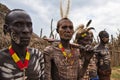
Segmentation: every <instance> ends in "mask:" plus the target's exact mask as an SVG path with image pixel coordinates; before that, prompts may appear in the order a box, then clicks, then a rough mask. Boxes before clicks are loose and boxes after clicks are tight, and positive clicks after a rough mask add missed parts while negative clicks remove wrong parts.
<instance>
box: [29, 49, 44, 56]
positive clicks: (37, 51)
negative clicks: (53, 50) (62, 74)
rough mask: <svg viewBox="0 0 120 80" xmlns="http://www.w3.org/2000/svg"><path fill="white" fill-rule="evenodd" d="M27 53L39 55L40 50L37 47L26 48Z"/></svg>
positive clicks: (40, 53)
mask: <svg viewBox="0 0 120 80" xmlns="http://www.w3.org/2000/svg"><path fill="white" fill-rule="evenodd" d="M28 51H29V53H30V54H31V56H38V57H39V56H41V55H42V52H41V51H40V50H39V49H37V48H28Z"/></svg>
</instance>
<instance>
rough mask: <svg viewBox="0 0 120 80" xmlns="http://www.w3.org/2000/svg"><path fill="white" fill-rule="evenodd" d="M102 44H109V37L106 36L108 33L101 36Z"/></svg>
mask: <svg viewBox="0 0 120 80" xmlns="http://www.w3.org/2000/svg"><path fill="white" fill-rule="evenodd" d="M102 42H103V43H104V44H107V43H108V42H109V35H108V33H104V34H103V37H102Z"/></svg>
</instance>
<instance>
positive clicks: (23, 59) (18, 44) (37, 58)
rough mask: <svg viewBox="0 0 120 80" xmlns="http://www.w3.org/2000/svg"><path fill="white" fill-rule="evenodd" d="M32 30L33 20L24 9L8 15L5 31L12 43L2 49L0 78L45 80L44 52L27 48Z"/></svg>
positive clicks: (4, 79)
mask: <svg viewBox="0 0 120 80" xmlns="http://www.w3.org/2000/svg"><path fill="white" fill-rule="evenodd" d="M32 32H33V28H32V20H31V18H30V16H29V15H28V14H27V13H26V12H25V11H24V10H22V9H14V10H11V11H10V12H9V13H8V14H7V15H6V17H5V24H4V33H5V34H6V33H9V35H10V37H11V45H10V46H9V47H8V48H5V49H3V50H1V51H0V80H43V78H44V75H43V74H44V71H43V70H44V64H43V63H44V59H43V54H42V53H41V52H39V51H38V50H37V49H33V48H27V46H28V45H29V42H30V38H31V35H32Z"/></svg>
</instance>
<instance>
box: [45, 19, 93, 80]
mask: <svg viewBox="0 0 120 80" xmlns="http://www.w3.org/2000/svg"><path fill="white" fill-rule="evenodd" d="M56 30H57V32H58V34H59V36H60V42H56V43H55V44H54V45H51V46H48V47H46V48H45V50H44V54H45V80H81V78H82V77H83V74H82V73H84V71H85V70H86V66H87V64H88V63H89V60H90V57H91V55H89V56H87V57H86V59H85V63H84V67H83V68H80V66H79V65H80V62H79V60H80V53H79V49H78V48H76V45H73V44H70V40H71V38H72V36H73V33H74V29H73V23H72V22H71V20H69V19H68V18H62V19H60V20H59V21H58V23H57V29H56ZM89 50H90V49H89Z"/></svg>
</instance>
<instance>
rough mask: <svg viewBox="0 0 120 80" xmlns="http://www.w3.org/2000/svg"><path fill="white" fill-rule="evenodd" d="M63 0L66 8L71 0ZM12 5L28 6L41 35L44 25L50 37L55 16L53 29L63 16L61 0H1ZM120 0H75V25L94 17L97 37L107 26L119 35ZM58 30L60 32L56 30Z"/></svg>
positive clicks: (72, 16)
mask: <svg viewBox="0 0 120 80" xmlns="http://www.w3.org/2000/svg"><path fill="white" fill-rule="evenodd" d="M62 1H63V8H66V6H65V4H67V0H62ZM0 3H2V4H5V5H6V6H7V7H8V8H9V9H16V8H20V9H24V10H25V11H27V12H28V14H30V16H31V18H32V21H33V31H34V33H36V34H37V35H38V36H39V35H40V30H41V29H43V35H46V36H47V37H49V34H50V26H51V20H52V19H53V25H52V26H53V29H56V24H57V21H58V20H59V19H61V16H60V8H59V6H60V5H59V4H60V0H0ZM119 8H120V0H71V3H70V11H69V15H68V18H69V19H70V20H71V21H73V24H74V29H76V28H77V27H78V25H80V24H84V25H86V23H87V22H88V21H89V20H90V19H91V20H92V23H91V24H90V27H94V28H95V30H94V31H93V33H94V36H95V37H96V36H97V35H98V33H99V32H100V31H101V30H104V29H105V30H106V31H107V32H108V33H109V34H110V35H113V36H114V37H116V36H117V35H118V33H119V30H120V22H119V21H120V10H119ZM54 34H56V32H55V31H54Z"/></svg>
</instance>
